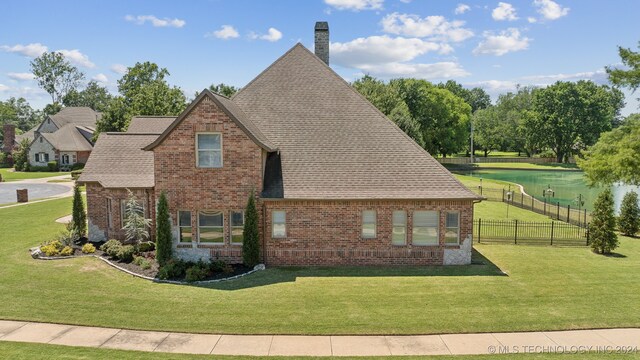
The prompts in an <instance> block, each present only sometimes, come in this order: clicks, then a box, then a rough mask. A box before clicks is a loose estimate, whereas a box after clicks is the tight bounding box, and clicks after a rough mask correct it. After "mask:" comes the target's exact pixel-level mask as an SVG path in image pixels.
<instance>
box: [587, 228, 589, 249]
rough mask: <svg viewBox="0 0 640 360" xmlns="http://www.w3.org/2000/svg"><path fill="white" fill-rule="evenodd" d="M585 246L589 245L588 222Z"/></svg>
mask: <svg viewBox="0 0 640 360" xmlns="http://www.w3.org/2000/svg"><path fill="white" fill-rule="evenodd" d="M587 246H589V224H587Z"/></svg>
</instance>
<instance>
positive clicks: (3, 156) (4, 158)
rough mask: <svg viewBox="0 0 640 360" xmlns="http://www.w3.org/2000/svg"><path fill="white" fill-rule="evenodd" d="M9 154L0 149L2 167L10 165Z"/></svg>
mask: <svg viewBox="0 0 640 360" xmlns="http://www.w3.org/2000/svg"><path fill="white" fill-rule="evenodd" d="M9 165H10V163H9V154H6V153H4V152H2V151H0V168H5V167H9Z"/></svg>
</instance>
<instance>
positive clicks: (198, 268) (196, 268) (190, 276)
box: [184, 264, 209, 282]
mask: <svg viewBox="0 0 640 360" xmlns="http://www.w3.org/2000/svg"><path fill="white" fill-rule="evenodd" d="M208 273H209V272H208V271H207V268H206V266H202V265H200V264H196V265H193V266H191V267H190V268H188V269H187V271H186V274H185V277H184V279H185V280H186V281H188V282H194V281H202V280H204V279H206V278H207V275H208Z"/></svg>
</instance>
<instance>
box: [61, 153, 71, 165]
mask: <svg viewBox="0 0 640 360" xmlns="http://www.w3.org/2000/svg"><path fill="white" fill-rule="evenodd" d="M60 162H61V163H62V164H65V165H67V164H69V155H68V154H64V155H62V159H61V161H60Z"/></svg>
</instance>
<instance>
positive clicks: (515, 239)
mask: <svg viewBox="0 0 640 360" xmlns="http://www.w3.org/2000/svg"><path fill="white" fill-rule="evenodd" d="M515 222H516V231H515V236H514V237H513V243H514V244H515V245H518V220H515Z"/></svg>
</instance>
